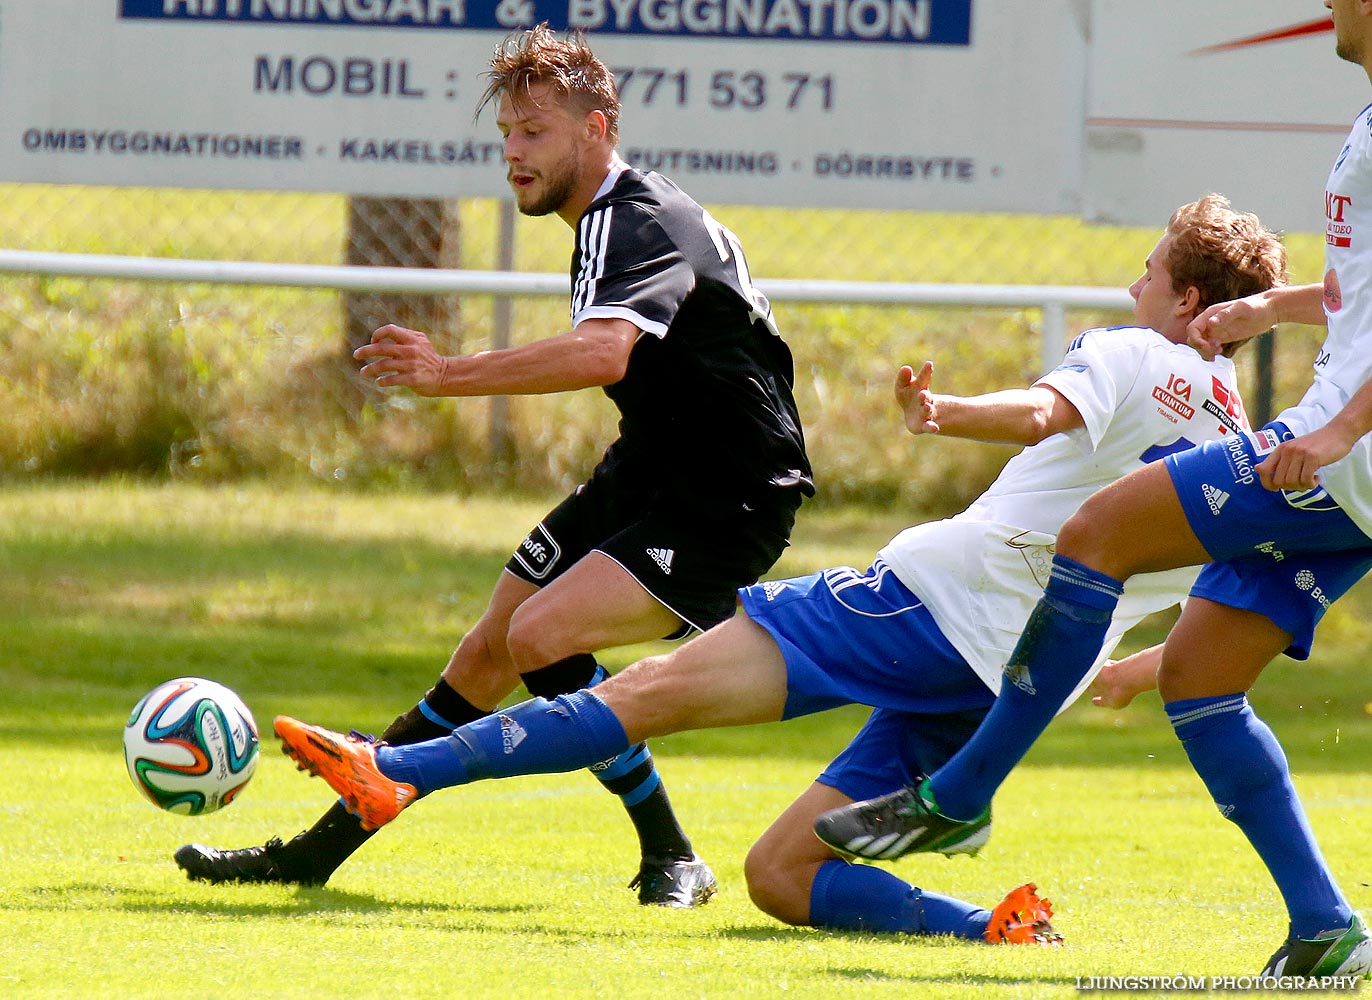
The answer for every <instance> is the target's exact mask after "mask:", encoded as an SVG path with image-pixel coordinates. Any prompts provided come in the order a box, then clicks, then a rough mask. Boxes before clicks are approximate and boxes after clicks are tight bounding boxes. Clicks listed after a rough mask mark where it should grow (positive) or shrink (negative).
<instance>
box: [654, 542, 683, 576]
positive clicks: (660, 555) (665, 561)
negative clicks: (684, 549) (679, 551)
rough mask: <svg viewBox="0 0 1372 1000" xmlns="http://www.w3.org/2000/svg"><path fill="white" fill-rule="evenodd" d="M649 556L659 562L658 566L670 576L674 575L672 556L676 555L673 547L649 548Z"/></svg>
mask: <svg viewBox="0 0 1372 1000" xmlns="http://www.w3.org/2000/svg"><path fill="white" fill-rule="evenodd" d="M647 551H648V558H649V559H651V560H652V561H653V562H655V563H657V568H658V569H660V570H662V572H664V573H666V574H667V575H668V576H671V575H672V557H673V556H675V555H676V553H675V552H673V551H672V550H671V549H648V550H647Z"/></svg>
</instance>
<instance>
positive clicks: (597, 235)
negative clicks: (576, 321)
mask: <svg viewBox="0 0 1372 1000" xmlns="http://www.w3.org/2000/svg"><path fill="white" fill-rule="evenodd" d="M613 207H614V206H612V205H606V206H605V207H604V208H600V209H596V210H595V211H594V212H588V213H587V214H586V215H585V216H583V217H582V219H581V233H580V236H581V270H580V271H578V272H577V276H576V286H575V288H574V289H573V290H572V315H573V316H575V315H576V314H577V313H579V312H581V310H582V309H584V308H586V306H587V305H589V304H590V303H591V302H593V301H595V286H596V282H597V281H599V280H600V279H601V278H602V277H603V276H604V274H605V251H606V249H607V248H608V246H609V242H610V212H611V211H612V210H613Z"/></svg>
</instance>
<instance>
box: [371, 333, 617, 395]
mask: <svg viewBox="0 0 1372 1000" xmlns="http://www.w3.org/2000/svg"><path fill="white" fill-rule="evenodd" d="M638 334H639V329H638V327H636V326H634V324H632V323H630V322H629V321H628V320H623V319H587V320H582V321H581V322H580V323H578V324H577V325H576V328H575V329H573V330H571V331H569V332H567V333H563V334H559V335H558V336H556V337H548V338H546V339H544V340H536V341H534V342H533V343H531V344H522V345H520V346H519V347H511V348H508V349H506V350H501V351H482V352H481V353H480V354H464V355H458V356H447V355H442V354H439V353H438V351H437V350H436V349H435V348H434V346H433V344H432V343H430V341H429V338H428V337H426V336H425V335H424V334H422V333H420V332H419V331H418V330H407V329H405V328H404V327H401V326H393V325H390V326H383V327H381V329H379V330H377V331H376V332H375V333H374V334H372V342H371V343H370V344H364V345H363V346H362V347H359V348H358V349H357V350H356V351H354V352H353V357H354V358H356V359H357V360H359V361H361V362H363V366H362V374H363V376H365V377H366V378H370V379H373V380H374V381H375V382H376V384H377V385H380V386H404V387H405V388H408V389H412V390H414V391H415V392H417V393H419V395H421V396H501V395H529V394H534V393H545V392H566V391H568V390H570V389H585V388H589V387H591V386H602V385H612V384H613V383H615V382H618V381H619V380H620V379H621V378H623V377H624V372H625V371H626V370H627V369H628V366H629V352H630V351H632V350H633V346H634V341H635V340H636V339H637V338H638Z"/></svg>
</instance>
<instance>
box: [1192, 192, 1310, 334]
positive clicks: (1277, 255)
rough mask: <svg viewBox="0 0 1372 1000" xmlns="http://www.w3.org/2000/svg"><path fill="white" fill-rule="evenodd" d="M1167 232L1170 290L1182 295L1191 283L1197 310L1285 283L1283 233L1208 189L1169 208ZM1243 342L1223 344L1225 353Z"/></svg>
mask: <svg viewBox="0 0 1372 1000" xmlns="http://www.w3.org/2000/svg"><path fill="white" fill-rule="evenodd" d="M1167 232H1168V233H1169V234H1170V235H1171V236H1172V238H1173V239H1172V244H1171V246H1170V247H1169V248H1168V251H1167V269H1168V270H1169V271H1170V272H1171V274H1172V290H1173V291H1174V292H1176V293H1177V294H1178V295H1180V294H1182V293H1183V292H1185V291H1186V289H1188V288H1195V289H1196V291H1197V292H1199V293H1200V303H1199V305H1198V307H1197V312H1200V311H1202V310H1204V309H1207V308H1208V307H1210V306H1212V305H1215V304H1216V303H1217V302H1228V301H1230V300H1231V299H1241V298H1243V297H1244V296H1245V295H1253V294H1254V293H1256V292H1264V291H1266V290H1267V289H1269V288H1276V287H1277V286H1279V285H1284V284H1286V281H1287V273H1286V247H1285V246H1284V245H1283V244H1282V241H1281V237H1280V236H1279V235H1278V234H1276V233H1274V232H1272V231H1271V230H1270V229H1267V228H1266V227H1265V226H1263V224H1262V223H1261V222H1260V221H1259V220H1258V217H1257V216H1256V215H1253V214H1252V213H1250V212H1236V211H1234V209H1233V208H1231V207H1230V205H1229V199H1227V198H1225V197H1224V196H1223V195H1219V194H1207V195H1206V196H1205V197H1204V198H1201V199H1199V200H1198V201H1193V202H1191V203H1190V204H1189V205H1183V206H1182V207H1181V208H1179V209H1177V210H1176V211H1175V212H1173V213H1172V218H1171V219H1169V220H1168V222H1167ZM1249 339H1251V338H1249ZM1244 342H1245V341H1237V342H1235V343H1233V344H1227V345H1225V348H1226V349H1225V351H1224V353H1225V354H1226V355H1230V354H1233V352H1234V350H1237V349H1238V346H1239V344H1242V343H1244Z"/></svg>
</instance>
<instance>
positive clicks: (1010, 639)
mask: <svg viewBox="0 0 1372 1000" xmlns="http://www.w3.org/2000/svg"><path fill="white" fill-rule="evenodd" d="M1036 384H1038V385H1046V386H1049V387H1051V388H1053V389H1056V390H1057V391H1058V392H1060V393H1061V394H1062V395H1063V396H1065V397H1066V398H1067V399H1068V400H1069V401H1070V402H1071V403H1072V404H1073V405H1074V406H1075V407H1076V408H1077V411H1078V412H1079V413H1080V414H1081V418H1082V421H1083V423H1084V425H1085V426H1083V427H1080V428H1077V429H1075V430H1072V431H1069V432H1068V433H1065V434H1055V435H1053V436H1052V437H1050V438H1048V439H1046V440H1044V441H1041V442H1039V443H1038V444H1036V445H1034V446H1033V447H1030V448H1025V449H1024V450H1023V451H1021V452H1020V453H1019V454H1018V455H1016V456H1015V457H1014V458H1012V459H1010V461H1009V462H1008V463H1007V464H1006V466H1005V468H1004V469H1003V470H1002V471H1001V474H1000V476H998V477H997V478H996V481H995V482H994V483H992V484H991V486H990V488H989V489H987V491H986V492H985V493H983V494H982V495H981V496H980V497H978V498H977V500H976V501H975V502H974V503H973V504H972V505H971V506H970V507H968V508H967V510H965V511H963V512H962V513H961V514H958V515H957V516H956V517H952V518H949V519H947V520H944V521H935V522H932V523H929V524H921V525H916V526H915V527H912V528H907V529H906V530H905V531H902V532H901V533H900V534H899V535H897V536H896V537H895V538H894V539H892V540H891V542H890V543H889V544H887V546H886V547H885V548H884V549H882V550H881V552H880V553H879V556H878V557H879V558H881V559H884V560H885V561H886V562H887V563H888V564H889V565H890V566H891V567H892V569H893V570H894V571H895V573H896V575H897V576H898V577H899V578H900V579H901V581H902V582H903V583H905V585H906V586H907V587H909V588H910V589H911V590H912V591H914V592H915V594H917V595H918V596H919V597H920V598H921V599H922V600H923V601H924V604H925V606H926V607H928V609H929V611H930V613H931V614H932V615H933V617H934V621H935V622H937V623H938V626H939V628H940V630H942V632H943V634H944V635H945V636H947V637H948V640H949V641H950V642H951V643H952V644H953V646H954V647H956V649H957V651H958V652H959V653H961V654H962V656H963V658H964V659H966V661H967V663H968V664H969V665H970V666H971V667H972V669H973V670H975V671H976V672H977V675H978V676H980V677H981V679H982V680H983V681H985V682H986V685H987V686H988V687H990V688H991V690H993V691H995V692H997V693H999V692H1000V682H1001V674H1002V668H1003V667H1004V665H1005V664H1006V662H1007V661H1008V660H1009V658H1010V653H1011V652H1012V651H1013V650H1014V648H1015V644H1016V643H1017V642H1018V641H1019V637H1020V633H1021V632H1022V631H1023V630H1024V625H1025V623H1026V622H1027V621H1028V619H1029V614H1030V612H1031V611H1033V609H1034V605H1035V604H1036V603H1037V602H1038V600H1039V598H1040V597H1042V596H1043V588H1044V586H1045V585H1046V584H1047V583H1048V572H1049V568H1050V563H1051V560H1052V558H1053V550H1054V549H1053V547H1054V544H1055V542H1056V536H1057V533H1058V531H1059V530H1060V529H1061V527H1062V524H1063V522H1064V521H1066V520H1067V519H1068V518H1069V517H1070V516H1071V515H1072V514H1073V513H1075V512H1076V510H1077V508H1078V507H1080V506H1081V505H1082V503H1083V502H1085V500H1086V499H1087V498H1088V497H1090V496H1091V495H1092V494H1093V493H1095V492H1096V491H1097V490H1099V489H1100V488H1101V487H1103V486H1106V485H1108V484H1110V483H1113V482H1114V481H1115V480H1116V479H1119V478H1120V477H1121V476H1124V475H1126V474H1127V473H1130V472H1133V471H1134V470H1135V469H1138V468H1141V467H1142V466H1144V465H1145V464H1147V463H1149V462H1152V461H1155V460H1157V459H1159V458H1162V457H1163V456H1164V455H1167V454H1170V453H1172V452H1175V451H1182V450H1185V449H1187V448H1191V447H1193V446H1194V445H1197V444H1200V443H1201V442H1202V441H1208V440H1212V439H1215V438H1218V437H1221V436H1223V435H1224V434H1227V433H1230V432H1234V431H1238V430H1240V429H1243V428H1246V427H1247V426H1248V422H1247V418H1246V417H1245V416H1244V412H1243V404H1242V403H1241V401H1240V399H1239V394H1238V390H1237V388H1236V376H1235V374H1234V364H1233V362H1232V361H1230V360H1229V359H1228V358H1224V357H1219V358H1216V359H1215V360H1214V361H1211V362H1207V361H1206V360H1205V359H1204V358H1202V357H1201V356H1200V355H1199V354H1197V353H1196V352H1195V351H1194V350H1192V349H1191V348H1189V347H1186V346H1185V345H1180V344H1173V343H1171V342H1170V341H1168V340H1166V339H1165V338H1164V337H1163V336H1162V335H1161V334H1159V333H1157V332H1155V331H1153V330H1147V329H1142V328H1139V327H1115V328H1111V329H1104V330H1090V331H1087V332H1086V333H1084V334H1082V335H1081V336H1080V337H1078V338H1077V339H1076V340H1075V341H1074V342H1073V343H1072V346H1071V349H1070V350H1069V351H1068V352H1067V356H1066V357H1065V358H1064V359H1063V361H1062V363H1061V364H1060V365H1059V366H1058V367H1057V368H1055V369H1054V370H1053V371H1051V372H1049V373H1048V374H1047V375H1045V376H1043V377H1042V378H1041V379H1039V380H1038V382H1037V383H1036ZM1197 572H1199V571H1198V570H1197V569H1195V568H1185V569H1178V570H1171V571H1169V572H1166V573H1147V574H1142V575H1139V576H1134V577H1131V578H1130V580H1129V582H1128V585H1127V586H1126V587H1125V590H1124V596H1123V598H1122V599H1121V600H1120V603H1119V608H1118V610H1117V611H1116V612H1115V616H1114V620H1113V622H1112V624H1111V626H1110V629H1109V633H1108V635H1107V638H1106V643H1105V648H1104V650H1102V652H1101V655H1100V657H1099V658H1098V659H1097V661H1096V664H1095V666H1094V667H1093V668H1092V670H1091V671H1090V673H1088V674H1087V676H1086V678H1085V679H1084V680H1083V681H1082V684H1081V686H1080V687H1078V689H1077V691H1075V692H1073V695H1072V698H1075V697H1076V696H1077V694H1079V693H1080V692H1081V690H1082V688H1084V687H1085V686H1086V684H1088V683H1089V682H1090V680H1091V679H1092V678H1093V677H1095V675H1096V673H1097V672H1098V671H1099V669H1100V667H1101V665H1102V664H1103V663H1104V662H1105V659H1106V657H1107V656H1108V655H1109V653H1110V652H1111V651H1113V649H1114V647H1115V644H1116V643H1117V642H1118V641H1119V639H1120V637H1121V636H1122V635H1123V634H1124V633H1125V632H1127V631H1128V630H1129V629H1130V628H1132V627H1133V626H1134V625H1136V624H1137V623H1138V622H1139V621H1140V620H1141V619H1142V618H1144V617H1145V616H1147V615H1149V614H1152V613H1153V612H1155V611H1161V610H1163V609H1165V608H1168V607H1171V606H1172V605H1174V604H1177V603H1178V602H1180V601H1181V600H1182V599H1183V598H1185V596H1186V592H1187V591H1188V590H1189V589H1190V587H1191V584H1192V583H1193V582H1194V580H1195V578H1196V574H1197ZM1070 701H1071V699H1068V702H1070ZM1064 704H1066V703H1064Z"/></svg>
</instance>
